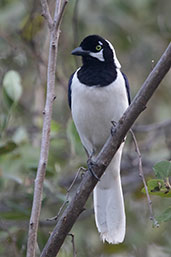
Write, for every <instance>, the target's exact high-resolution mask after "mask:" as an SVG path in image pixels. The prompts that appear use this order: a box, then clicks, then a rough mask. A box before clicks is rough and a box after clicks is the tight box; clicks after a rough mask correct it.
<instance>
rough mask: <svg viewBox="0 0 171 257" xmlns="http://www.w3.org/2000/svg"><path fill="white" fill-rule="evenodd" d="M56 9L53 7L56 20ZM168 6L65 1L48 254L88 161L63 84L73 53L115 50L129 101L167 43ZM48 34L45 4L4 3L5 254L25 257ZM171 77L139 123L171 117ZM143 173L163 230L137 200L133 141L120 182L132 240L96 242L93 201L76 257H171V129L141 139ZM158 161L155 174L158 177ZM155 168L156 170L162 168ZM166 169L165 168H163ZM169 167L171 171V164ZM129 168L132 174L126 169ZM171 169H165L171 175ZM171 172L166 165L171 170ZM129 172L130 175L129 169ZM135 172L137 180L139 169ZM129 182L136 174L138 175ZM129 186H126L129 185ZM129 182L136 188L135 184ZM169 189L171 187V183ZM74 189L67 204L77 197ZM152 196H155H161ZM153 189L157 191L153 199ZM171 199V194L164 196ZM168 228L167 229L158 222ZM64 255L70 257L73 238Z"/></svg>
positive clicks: (45, 211)
mask: <svg viewBox="0 0 171 257" xmlns="http://www.w3.org/2000/svg"><path fill="white" fill-rule="evenodd" d="M54 2H55V1H49V6H50V10H51V12H53V10H54ZM170 9H171V2H170V0H165V1H161V0H137V1H135V0H128V1H124V0H115V1H113V0H106V1H104V0H98V1H97V0H93V1H91V0H87V1H83V0H79V1H78V0H77V1H74V0H72V1H69V3H68V6H67V8H66V11H65V15H64V18H63V22H62V27H61V35H60V41H59V52H58V62H57V72H56V78H57V82H56V101H55V103H54V110H53V120H52V123H51V139H50V140H51V144H50V152H49V161H48V167H47V173H46V179H45V182H44V193H43V205H42V211H41V218H40V228H39V233H38V244H39V248H40V250H41V249H42V248H43V247H44V245H45V243H46V241H47V239H48V237H49V232H50V231H51V230H52V229H53V226H54V222H48V221H46V219H47V218H50V217H53V216H55V215H56V214H57V213H58V211H59V209H60V207H61V205H62V203H63V202H64V201H65V199H66V193H67V190H66V188H68V187H69V185H70V184H71V182H72V179H73V178H74V175H75V173H76V171H77V169H78V168H79V167H80V166H83V165H85V164H86V154H85V152H84V149H83V147H82V146H81V143H80V140H79V137H78V134H77V132H76V130H75V127H74V124H73V122H72V120H71V117H70V110H69V107H68V104H67V83H68V79H69V76H70V75H71V73H72V72H73V71H74V70H75V69H76V68H77V67H78V65H79V64H80V59H74V57H73V56H71V55H70V52H71V50H72V49H73V48H74V47H76V46H78V45H79V43H80V41H81V40H82V38H84V37H85V36H87V35H89V34H100V35H101V36H103V37H105V38H107V39H108V40H109V41H111V42H112V43H113V45H114V46H115V49H116V53H117V56H118V58H119V60H120V62H121V64H122V70H123V71H124V72H125V73H126V74H127V76H128V78H129V82H130V86H131V93H132V97H134V95H135V94H136V92H137V91H138V89H139V88H140V86H141V84H142V83H143V81H144V80H145V78H146V76H147V75H148V74H149V72H150V71H151V69H152V68H153V66H154V65H155V64H156V62H157V60H158V59H159V58H160V56H161V54H162V53H163V51H164V49H165V48H166V47H167V45H168V43H169V41H170V31H171V23H170ZM48 43H49V33H48V29H47V25H46V24H45V22H44V20H43V18H42V17H41V6H40V1H38V0H36V1H33V0H30V1H26V0H23V1H21V0H1V2H0V256H2V257H4V256H6V257H8V256H17V257H19V256H21V257H22V256H25V251H26V242H27V228H28V222H29V215H30V211H31V205H32V197H33V184H34V179H35V176H36V170H37V165H38V160H39V152H40V140H41V129H42V124H43V122H42V118H43V117H42V111H43V108H44V100H45V93H46V69H47V61H48ZM170 80H171V74H168V75H167V76H166V77H165V79H164V80H163V81H162V83H161V86H160V88H159V89H158V90H157V92H156V93H155V95H154V96H153V98H152V99H151V101H150V103H149V104H148V106H147V107H148V108H147V110H146V111H145V112H144V113H143V114H142V115H141V117H140V118H139V119H138V121H137V123H136V124H139V125H142V124H149V123H150V124H151V123H157V122H163V121H165V120H167V119H170V110H171V101H170V99H171V90H170ZM136 136H137V138H138V142H139V146H140V149H141V152H142V156H143V160H144V165H145V164H146V163H147V164H148V165H147V169H146V171H147V174H148V176H149V178H150V180H149V181H148V183H149V184H148V185H149V191H150V193H151V197H152V201H153V207H154V212H155V214H156V218H157V219H158V221H159V222H160V223H161V225H160V228H158V229H156V228H152V224H151V222H150V221H149V213H148V206H147V200H146V197H145V195H144V194H143V193H141V189H142V187H143V186H142V184H141V183H140V181H139V178H138V168H137V157H136V154H135V151H134V147H133V144H132V140H131V138H130V137H129V136H128V140H127V144H126V147H125V151H124V156H123V162H124V160H125V162H126V164H125V165H123V170H122V174H123V182H124V181H126V183H124V184H126V186H127V187H124V191H125V204H126V213H127V234H126V239H125V241H124V243H123V244H120V245H108V244H103V243H102V242H101V241H100V238H99V235H98V232H97V229H96V227H95V224H94V215H92V207H93V204H92V199H89V201H88V203H87V205H86V211H85V212H84V213H83V214H82V216H81V217H80V219H79V220H78V221H77V222H76V224H75V225H74V227H73V229H72V233H73V234H74V240H75V244H76V249H77V252H78V256H79V257H91V256H94V257H96V256H97V257H99V256H104V257H106V256H117V257H126V256H128V257H134V256H137V257H144V256H146V257H153V256H155V257H157V256H160V257H161V256H162V257H169V256H171V250H170V237H171V231H170V229H169V226H170V216H171V210H170V198H169V197H162V198H161V197H160V196H157V195H158V194H159V195H160V194H164V193H163V191H162V190H166V188H165V186H166V184H165V183H166V178H168V177H169V176H170V168H168V166H167V165H168V163H169V162H167V161H166V162H167V164H166V162H165V163H163V164H162V165H161V163H160V161H163V160H170V158H171V141H170V138H171V128H170V127H163V128H162V129H159V130H158V129H154V130H150V131H148V132H145V131H144V132H136ZM154 163H160V164H156V165H155V166H154V171H155V176H156V177H155V176H154V173H153V172H152V167H153V165H154ZM158 165H159V166H158ZM160 165H161V166H160ZM169 165H170V164H169ZM129 166H130V167H129ZM166 166H167V167H166ZM169 167H170V166H169ZM128 169H130V170H129V173H128V172H127V170H128ZM134 170H136V171H137V172H136V173H133V171H134ZM165 172H168V174H167V176H166V174H165ZM132 174H133V175H132ZM124 178H125V180H124ZM131 179H132V180H131ZM167 182H168V179H167ZM76 186H77V185H74V187H73V188H72V190H71V192H70V193H69V199H70V198H71V197H72V194H73V193H74V191H75V187H76ZM154 190H158V191H155V192H154ZM151 191H153V192H151ZM166 195H170V191H169V192H168V194H166ZM162 221H167V222H162ZM59 256H60V257H70V256H73V254H72V244H71V238H70V237H69V236H68V237H67V239H66V241H65V243H64V245H63V247H62V249H61V251H60V253H59Z"/></svg>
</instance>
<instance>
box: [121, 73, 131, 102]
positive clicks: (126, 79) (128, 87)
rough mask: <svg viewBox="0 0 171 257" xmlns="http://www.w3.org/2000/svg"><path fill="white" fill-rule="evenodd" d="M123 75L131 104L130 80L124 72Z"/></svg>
mask: <svg viewBox="0 0 171 257" xmlns="http://www.w3.org/2000/svg"><path fill="white" fill-rule="evenodd" d="M122 75H123V78H124V80H125V87H126V92H127V96H128V103H129V104H131V94H130V86H129V82H128V78H127V76H126V75H125V74H124V73H123V72H122Z"/></svg>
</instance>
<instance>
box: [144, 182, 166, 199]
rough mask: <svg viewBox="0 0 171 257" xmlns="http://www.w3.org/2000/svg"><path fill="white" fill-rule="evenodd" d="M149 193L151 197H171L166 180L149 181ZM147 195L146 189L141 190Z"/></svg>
mask: <svg viewBox="0 0 171 257" xmlns="http://www.w3.org/2000/svg"><path fill="white" fill-rule="evenodd" d="M147 187H148V192H149V194H151V195H158V196H161V197H171V191H168V189H167V188H166V186H165V183H164V180H162V179H150V180H148V181H147ZM141 192H142V193H145V188H143V189H142V190H141Z"/></svg>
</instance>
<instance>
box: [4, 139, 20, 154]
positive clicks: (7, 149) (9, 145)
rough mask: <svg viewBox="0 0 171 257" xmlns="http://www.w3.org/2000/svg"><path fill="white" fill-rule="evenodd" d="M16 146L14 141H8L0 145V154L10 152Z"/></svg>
mask: <svg viewBox="0 0 171 257" xmlns="http://www.w3.org/2000/svg"><path fill="white" fill-rule="evenodd" d="M16 147H17V145H16V143H14V142H13V141H9V142H7V143H5V144H2V145H0V155H2V154H6V153H9V152H12V151H13V150H14V149H15V148H16Z"/></svg>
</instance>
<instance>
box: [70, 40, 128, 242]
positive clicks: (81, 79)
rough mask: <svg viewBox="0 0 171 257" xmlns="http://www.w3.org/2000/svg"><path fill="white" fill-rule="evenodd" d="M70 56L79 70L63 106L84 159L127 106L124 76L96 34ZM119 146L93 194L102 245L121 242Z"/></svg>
mask: <svg viewBox="0 0 171 257" xmlns="http://www.w3.org/2000/svg"><path fill="white" fill-rule="evenodd" d="M71 54H72V55H76V56H81V57H82V66H81V67H79V68H78V69H77V70H76V71H75V72H74V73H73V74H72V75H71V77H70V79H69V83H68V102H69V106H70V109H71V113H72V118H73V121H74V124H75V127H76V129H77V131H78V134H79V137H80V139H81V142H82V145H83V147H84V148H85V150H86V152H87V154H88V157H89V158H92V160H93V159H94V158H95V157H96V156H97V155H98V153H99V152H100V150H101V149H102V147H103V145H104V144H105V142H106V140H107V138H108V137H109V135H110V133H111V125H112V124H111V122H115V123H117V122H118V121H119V119H120V118H121V116H122V115H123V113H124V112H125V111H126V109H127V108H128V106H129V105H130V102H131V97H130V87H129V82H128V79H127V77H126V75H125V74H124V73H123V72H122V71H121V65H120V63H119V61H118V59H117V57H116V53H115V49H114V47H113V45H112V44H111V43H110V42H109V41H108V40H106V39H104V38H103V37H101V36H99V35H89V36H87V37H85V38H84V39H83V40H82V42H81V44H80V45H79V47H77V48H75V49H74V50H73V51H72V52H71ZM123 146H124V142H123V143H122V144H121V146H120V147H119V149H118V150H117V152H116V154H115V155H114V157H113V159H112V161H111V162H110V164H109V165H108V167H107V168H106V170H105V172H104V174H103V175H102V177H101V178H100V180H99V181H98V182H97V185H96V186H95V188H94V190H93V201H94V213H95V223H96V226H97V229H98V231H99V233H100V236H101V239H102V241H103V242H108V243H111V244H119V243H122V242H123V241H124V238H125V230H126V217H125V207H124V198H123V192H122V185H121V177H120V163H121V156H122V151H123Z"/></svg>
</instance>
